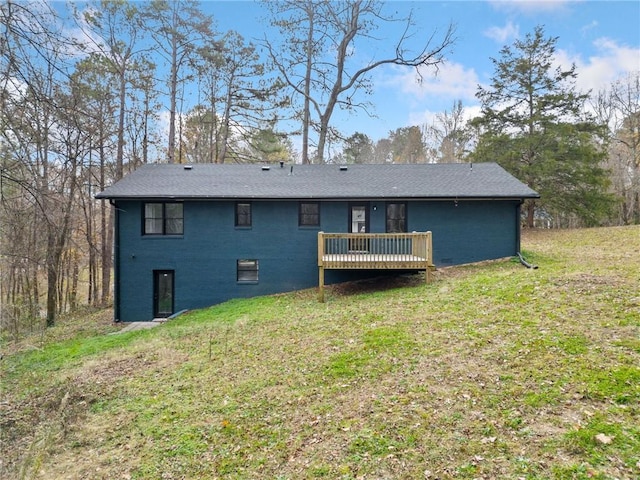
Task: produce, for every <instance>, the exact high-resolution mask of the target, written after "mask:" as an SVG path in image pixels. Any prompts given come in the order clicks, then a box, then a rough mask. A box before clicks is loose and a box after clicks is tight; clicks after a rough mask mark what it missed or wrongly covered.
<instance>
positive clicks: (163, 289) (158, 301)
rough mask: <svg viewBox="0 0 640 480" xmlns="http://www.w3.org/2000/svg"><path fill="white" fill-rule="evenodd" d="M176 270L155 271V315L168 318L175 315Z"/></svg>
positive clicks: (155, 316)
mask: <svg viewBox="0 0 640 480" xmlns="http://www.w3.org/2000/svg"><path fill="white" fill-rule="evenodd" d="M173 304H174V272H173V270H154V271H153V317H154V318H167V317H170V316H171V315H173Z"/></svg>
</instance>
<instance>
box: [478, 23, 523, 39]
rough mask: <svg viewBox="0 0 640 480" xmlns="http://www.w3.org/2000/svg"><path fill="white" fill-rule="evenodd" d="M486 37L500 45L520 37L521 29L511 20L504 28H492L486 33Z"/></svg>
mask: <svg viewBox="0 0 640 480" xmlns="http://www.w3.org/2000/svg"><path fill="white" fill-rule="evenodd" d="M484 34H485V36H487V37H489V38H490V39H492V40H495V41H496V42H498V43H500V44H504V43H506V42H507V41H511V40H514V39H516V38H518V37H519V36H520V27H519V26H518V25H514V24H513V22H512V21H511V20H509V21H508V22H507V24H506V25H505V26H504V27H502V28H501V27H491V28H488V29H487V30H485V31H484Z"/></svg>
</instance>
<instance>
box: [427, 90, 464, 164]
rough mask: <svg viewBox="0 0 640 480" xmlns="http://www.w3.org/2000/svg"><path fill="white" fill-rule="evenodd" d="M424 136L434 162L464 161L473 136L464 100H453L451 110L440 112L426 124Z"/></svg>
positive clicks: (431, 159)
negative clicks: (429, 123) (463, 104)
mask: <svg viewBox="0 0 640 480" xmlns="http://www.w3.org/2000/svg"><path fill="white" fill-rule="evenodd" d="M422 128H423V133H424V137H425V140H426V143H427V145H428V146H427V150H428V152H429V157H430V161H433V162H434V163H458V162H463V161H464V158H465V156H466V154H467V153H469V147H470V142H471V140H472V138H473V135H472V132H471V130H470V129H469V128H468V127H467V121H466V119H465V117H464V107H463V106H462V101H460V100H456V101H455V102H453V106H452V108H451V111H448V110H445V111H444V112H442V113H438V114H437V115H436V117H435V120H434V121H433V123H432V124H431V125H424V126H423V127H422Z"/></svg>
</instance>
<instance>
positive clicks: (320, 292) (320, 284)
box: [318, 232, 324, 303]
mask: <svg viewBox="0 0 640 480" xmlns="http://www.w3.org/2000/svg"><path fill="white" fill-rule="evenodd" d="M323 258H324V232H318V301H319V302H321V303H324V263H323Z"/></svg>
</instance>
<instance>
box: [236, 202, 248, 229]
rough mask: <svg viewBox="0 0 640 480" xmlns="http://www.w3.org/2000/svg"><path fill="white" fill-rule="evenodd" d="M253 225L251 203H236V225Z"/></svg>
mask: <svg viewBox="0 0 640 480" xmlns="http://www.w3.org/2000/svg"><path fill="white" fill-rule="evenodd" d="M250 226H251V204H250V203H236V227H250Z"/></svg>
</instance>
